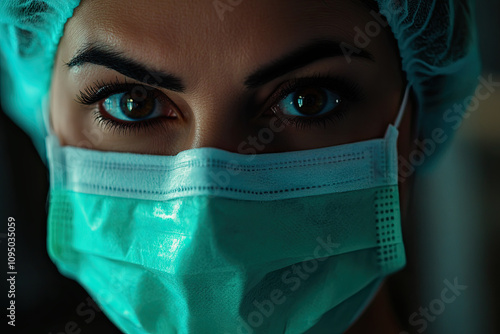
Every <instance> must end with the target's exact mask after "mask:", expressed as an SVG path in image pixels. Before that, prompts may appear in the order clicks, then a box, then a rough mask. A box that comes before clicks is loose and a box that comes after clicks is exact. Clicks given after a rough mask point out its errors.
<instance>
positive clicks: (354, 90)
mask: <svg viewBox="0 0 500 334" xmlns="http://www.w3.org/2000/svg"><path fill="white" fill-rule="evenodd" d="M305 87H314V88H326V89H329V90H331V91H333V92H335V93H338V94H339V96H340V97H341V98H342V102H340V104H339V106H338V107H336V108H335V111H330V112H327V113H326V114H325V115H323V116H316V117H300V116H299V117H297V116H291V117H290V116H286V115H279V114H277V113H276V112H274V110H273V114H274V115H275V116H276V117H277V118H278V121H279V122H285V123H288V124H291V125H293V126H295V127H297V128H299V129H301V130H303V129H306V128H309V127H312V126H322V127H323V128H325V127H326V126H327V123H331V124H336V123H337V122H338V121H341V120H342V119H343V118H344V117H345V116H346V115H347V113H348V111H349V102H350V103H353V102H360V101H363V100H364V93H363V91H362V89H361V87H360V86H359V85H358V84H357V83H355V82H353V81H350V80H348V79H347V78H344V77H338V76H328V75H324V74H322V73H317V74H313V75H312V76H310V77H304V78H295V79H291V80H289V81H287V82H285V83H284V84H283V85H281V86H280V87H279V88H278V90H277V91H276V92H275V93H273V95H272V97H271V101H272V104H271V105H267V108H266V109H273V106H275V105H277V104H278V103H279V102H281V101H282V100H283V99H285V98H286V97H287V96H288V95H289V94H292V93H294V92H295V91H297V90H299V89H301V88H305Z"/></svg>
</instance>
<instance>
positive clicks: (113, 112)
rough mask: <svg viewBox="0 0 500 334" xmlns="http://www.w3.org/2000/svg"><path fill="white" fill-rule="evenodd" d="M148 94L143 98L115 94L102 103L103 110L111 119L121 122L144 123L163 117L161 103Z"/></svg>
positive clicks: (127, 94) (126, 93)
mask: <svg viewBox="0 0 500 334" xmlns="http://www.w3.org/2000/svg"><path fill="white" fill-rule="evenodd" d="M154 95H155V94H152V93H150V92H148V93H147V94H146V95H145V96H144V97H143V96H133V94H131V93H130V92H125V93H119V94H113V95H111V96H109V97H108V98H106V99H105V100H104V101H103V102H102V109H103V110H104V111H105V112H106V113H108V114H109V115H110V116H111V117H114V118H116V119H118V120H121V121H126V122H133V121H143V120H147V119H151V118H155V117H159V116H161V115H162V108H161V103H159V102H158V100H157V98H156V97H155V96H154Z"/></svg>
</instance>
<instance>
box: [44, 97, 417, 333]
mask: <svg viewBox="0 0 500 334" xmlns="http://www.w3.org/2000/svg"><path fill="white" fill-rule="evenodd" d="M408 91H409V90H408V89H407V92H406V95H405V99H404V102H403V105H402V107H401V110H400V112H399V114H398V120H397V121H396V123H395V126H394V125H389V127H388V129H387V132H386V134H385V136H384V138H381V139H373V140H368V141H363V142H358V143H353V144H346V145H340V146H334V147H327V148H321V149H313V150H304V151H296V152H285V153H271V154H260V155H256V156H248V155H242V154H237V153H230V152H227V151H223V150H219V149H215V148H197V149H191V150H187V151H183V152H181V153H179V154H178V155H176V156H148V155H139V154H128V153H114V152H98V151H92V150H86V149H80V148H74V147H60V145H59V143H58V140H57V138H56V137H55V136H54V135H51V136H49V137H48V138H47V148H48V160H49V163H50V172H51V191H50V212H49V222H48V229H49V231H48V250H49V254H50V256H51V258H52V260H53V261H54V262H55V263H56V264H57V266H58V268H59V270H60V271H61V272H62V273H63V274H64V275H66V276H68V277H71V278H74V279H76V280H78V282H80V284H81V285H82V286H84V287H85V288H86V289H87V291H88V292H89V294H90V295H91V296H92V297H93V298H94V299H95V300H96V301H97V302H98V304H99V305H100V307H101V308H102V309H103V311H104V312H105V313H106V315H107V316H108V317H109V318H110V319H111V320H112V321H113V322H114V323H115V324H116V325H117V326H118V327H119V328H120V329H121V330H123V331H124V332H126V333H178V334H187V333H196V334H200V333H201V334H202V333H211V334H213V333H221V334H249V333H266V334H273V333H276V334H282V333H286V334H299V333H343V332H345V331H346V330H347V329H348V328H349V326H350V325H351V324H352V323H353V322H354V321H355V320H356V319H357V317H358V316H359V315H360V313H361V312H362V311H363V309H364V308H365V307H366V305H367V304H368V303H369V302H370V301H371V299H372V298H373V296H374V295H375V294H376V292H377V289H378V288H379V286H380V284H381V283H382V280H383V278H384V277H385V276H387V275H388V274H390V273H392V272H394V271H397V270H399V269H401V268H402V267H403V266H404V265H405V254H404V247H403V243H402V235H401V222H400V212H399V199H398V197H399V196H398V186H397V171H398V170H397V167H398V166H397V150H396V146H397V137H398V131H397V127H398V124H399V120H400V119H401V116H402V113H403V110H404V109H405V106H406V101H407V97H408Z"/></svg>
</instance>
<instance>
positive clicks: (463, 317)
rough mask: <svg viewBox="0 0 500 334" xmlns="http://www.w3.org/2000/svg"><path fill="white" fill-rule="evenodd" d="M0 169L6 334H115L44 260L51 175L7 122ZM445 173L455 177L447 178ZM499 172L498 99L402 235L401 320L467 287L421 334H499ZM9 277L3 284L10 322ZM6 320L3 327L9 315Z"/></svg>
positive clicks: (489, 16) (490, 34)
mask: <svg viewBox="0 0 500 334" xmlns="http://www.w3.org/2000/svg"><path fill="white" fill-rule="evenodd" d="M477 3H478V5H477V15H478V18H479V20H478V22H479V34H480V41H481V50H482V57H483V73H484V75H485V76H487V75H489V74H494V75H495V77H496V81H500V24H499V21H500V20H499V16H500V15H499V14H500V1H488V0H479V1H477ZM0 161H1V163H0V212H1V216H0V219H2V220H3V222H2V225H1V226H2V227H1V229H0V254H1V255H0V256H1V258H2V260H1V263H3V264H4V265H3V266H2V268H6V263H7V260H6V258H7V256H6V254H7V252H6V238H5V237H6V235H5V233H6V230H7V217H9V216H12V217H14V218H15V219H16V267H17V268H16V269H17V272H18V275H17V277H16V329H15V331H13V330H12V328H9V329H8V331H5V332H6V333H14V332H17V333H52V334H56V333H57V334H59V333H67V334H69V333H75V334H76V333H119V331H118V330H117V329H116V328H115V327H114V326H113V325H112V324H111V323H110V322H109V321H108V320H107V318H106V317H105V316H104V315H103V314H102V313H101V312H98V311H95V310H94V309H93V308H92V307H91V306H90V305H89V299H88V298H89V297H88V295H87V293H86V292H85V291H84V290H83V289H82V288H81V287H80V286H79V285H78V284H77V283H76V282H74V281H72V280H69V279H67V278H65V277H63V276H62V275H60V274H59V272H58V271H57V269H56V267H55V265H54V264H53V263H52V262H51V261H50V259H49V257H48V255H47V251H46V199H47V192H48V182H47V180H48V174H47V170H46V168H45V166H44V165H43V163H42V161H41V160H40V158H39V157H38V154H37V152H36V151H35V149H34V147H33V145H32V143H31V141H30V139H29V138H28V137H27V136H26V135H25V134H24V133H23V132H22V131H21V130H20V129H19V128H18V127H17V126H16V125H15V124H13V123H12V122H11V121H10V119H8V118H7V117H6V116H5V115H4V114H3V112H0ZM448 166H451V167H450V168H451V169H453V170H457V171H456V172H454V173H450V169H447V168H448ZM499 171H500V92H496V95H495V96H494V97H492V98H491V99H489V100H488V101H484V102H482V104H481V109H480V110H479V111H478V112H476V113H474V114H473V115H472V116H471V117H470V118H469V119H468V120H467V121H466V122H464V126H463V127H462V128H461V129H460V130H459V133H458V134H457V140H456V144H455V145H454V148H451V149H450V153H448V154H447V156H446V157H445V158H444V161H443V164H442V166H441V169H440V170H439V169H438V170H436V171H435V172H433V173H431V174H427V175H424V176H421V177H419V178H420V179H421V180H422V181H421V182H420V183H419V184H420V185H419V187H418V189H417V191H416V199H415V208H414V216H415V220H417V222H416V223H415V224H414V226H413V227H412V228H411V229H410V231H409V232H407V235H406V238H407V243H408V245H410V248H411V249H408V253H409V260H411V261H412V263H413V264H412V265H411V266H409V268H407V269H406V270H405V271H404V272H402V273H400V274H399V278H404V277H408V276H412V278H413V281H414V282H419V283H418V284H415V286H402V287H400V289H402V291H403V292H404V293H406V294H409V295H411V296H412V298H413V300H414V301H413V302H412V305H411V306H407V308H408V309H404V311H401V312H402V313H403V316H402V317H403V318H405V316H404V313H405V312H406V314H408V315H410V314H411V312H413V311H416V310H418V306H419V305H420V306H425V305H428V303H429V301H431V300H432V298H436V297H437V296H439V292H440V287H441V286H442V282H443V279H449V280H453V277H455V276H458V277H459V281H461V282H464V283H463V284H468V286H469V288H468V290H467V291H466V292H464V297H463V299H457V302H456V303H454V304H450V305H449V306H447V310H446V311H445V312H444V313H443V315H442V316H440V317H439V318H438V319H436V320H435V321H433V322H430V323H429V326H428V328H427V329H426V330H425V333H500V320H499V319H500V316H499V315H500V260H499V257H500V241H499V237H500V218H499V217H500V191H499V189H500V174H499ZM442 189H445V190H446V191H447V192H446V191H445V192H444V194H445V195H444V197H445V198H443V197H439V196H440V194H442V193H443V192H441V190H442ZM446 194H449V196H448V195H446ZM457 194H458V195H457ZM461 194H462V195H461ZM433 196H437V198H436V200H435V202H432V201H430V199H431V198H433ZM435 203H439V205H435ZM461 203H462V204H463V205H461ZM443 207H444V209H443ZM419 220H420V221H419ZM434 221H435V222H436V223H435V224H434V223H433V222H434ZM6 272H7V270H3V272H2V274H1V277H2V287H1V289H2V290H1V294H2V296H3V298H2V309H3V310H4V311H3V312H5V313H4V314H6V313H7V312H6V310H5V308H4V307H7V304H6V292H7V290H8V289H7V285H6V278H7V277H6ZM397 280H398V277H396V278H395V281H396V284H397ZM82 303H84V305H81V304H82ZM402 304H404V303H402ZM2 319H4V320H2V326H3V325H4V324H5V323H6V318H5V315H2ZM410 327H411V326H410ZM0 328H2V327H0ZM410 329H413V330H415V329H416V328H415V327H413V328H410ZM2 333H4V331H2Z"/></svg>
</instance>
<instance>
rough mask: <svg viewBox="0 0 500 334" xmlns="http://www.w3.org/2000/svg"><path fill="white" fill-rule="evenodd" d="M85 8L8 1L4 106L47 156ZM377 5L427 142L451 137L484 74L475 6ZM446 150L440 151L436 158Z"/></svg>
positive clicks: (464, 2) (0, 23) (387, 0)
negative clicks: (64, 65)
mask: <svg viewBox="0 0 500 334" xmlns="http://www.w3.org/2000/svg"><path fill="white" fill-rule="evenodd" d="M79 2H80V1H79V0H43V1H42V0H1V2H0V61H1V68H2V72H1V82H0V83H1V100H2V103H3V106H4V109H5V111H6V112H7V114H8V115H9V116H10V117H11V118H12V119H13V120H14V121H15V122H16V123H17V124H18V125H19V126H20V127H21V128H23V129H24V130H25V131H26V132H27V133H28V134H29V135H30V136H31V138H32V139H33V142H34V143H35V146H36V147H37V148H38V150H39V152H40V153H41V155H42V157H44V156H45V154H44V137H45V135H46V133H45V132H46V130H45V126H44V115H42V107H41V106H42V102H43V101H44V99H46V98H47V96H48V92H49V87H50V80H51V73H52V67H53V65H54V58H55V53H56V51H57V45H58V43H59V40H60V38H61V36H62V34H63V29H64V24H65V23H66V21H67V20H68V19H69V18H70V17H71V16H72V15H73V10H74V9H75V8H76V7H77V6H78V4H79ZM376 2H377V4H378V8H379V11H380V13H381V14H382V15H383V16H384V17H385V18H386V21H387V22H386V23H388V24H389V26H390V28H391V30H392V32H393V33H394V36H395V38H396V40H397V43H398V47H399V51H400V55H401V61H402V68H403V71H404V72H405V73H406V77H407V80H408V82H409V84H411V86H412V89H413V92H414V96H415V97H416V102H417V109H418V111H417V115H418V119H417V122H418V131H419V138H421V139H422V140H423V139H428V140H432V138H433V135H434V134H433V132H434V131H435V130H436V129H438V130H439V129H441V131H442V133H444V135H441V136H440V137H441V138H443V137H444V136H447V137H448V138H451V136H452V134H453V132H454V128H456V122H450V121H449V120H447V118H446V117H444V116H445V115H446V113H447V111H448V110H451V109H453V108H455V106H457V105H458V106H461V107H462V109H464V110H465V108H466V107H467V105H466V102H464V101H467V97H470V96H471V95H472V94H473V92H474V89H475V87H476V85H477V79H478V76H479V73H480V62H479V54H478V46H477V44H478V43H477V35H476V27H475V17H474V14H475V13H474V8H473V5H472V0H421V1H414V0H377V1H376ZM374 20H375V18H374ZM362 28H363V27H362ZM469 101H470V100H469ZM462 114H463V111H462V113H458V115H462ZM443 146H445V145H444V144H441V143H440V145H437V148H436V152H437V151H442V148H443ZM435 156H436V155H435V154H434V155H433V157H435ZM428 160H430V159H428Z"/></svg>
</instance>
